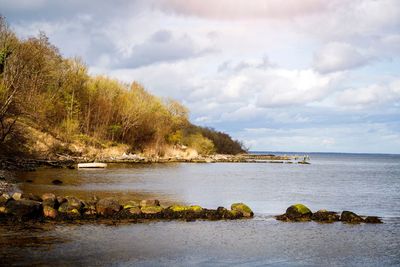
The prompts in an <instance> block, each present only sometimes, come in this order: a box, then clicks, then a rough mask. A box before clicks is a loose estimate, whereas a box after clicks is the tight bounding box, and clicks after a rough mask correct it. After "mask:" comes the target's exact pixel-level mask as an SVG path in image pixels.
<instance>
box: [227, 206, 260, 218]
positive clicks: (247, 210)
mask: <svg viewBox="0 0 400 267" xmlns="http://www.w3.org/2000/svg"><path fill="white" fill-rule="evenodd" d="M231 210H236V211H239V212H241V213H242V214H243V217H253V216H254V213H253V211H252V210H251V209H250V208H249V206H247V205H246V204H243V203H233V204H232V205H231Z"/></svg>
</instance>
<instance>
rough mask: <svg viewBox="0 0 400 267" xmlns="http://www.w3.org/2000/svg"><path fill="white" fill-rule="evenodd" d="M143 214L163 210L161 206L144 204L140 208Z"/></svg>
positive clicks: (156, 212)
mask: <svg viewBox="0 0 400 267" xmlns="http://www.w3.org/2000/svg"><path fill="white" fill-rule="evenodd" d="M140 210H141V211H142V213H144V214H158V213H161V212H162V211H163V208H162V207H160V206H145V207H141V209H140Z"/></svg>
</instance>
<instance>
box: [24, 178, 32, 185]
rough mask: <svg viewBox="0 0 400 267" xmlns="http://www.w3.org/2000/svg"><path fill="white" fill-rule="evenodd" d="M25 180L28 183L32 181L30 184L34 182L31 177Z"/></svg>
mask: <svg viewBox="0 0 400 267" xmlns="http://www.w3.org/2000/svg"><path fill="white" fill-rule="evenodd" d="M25 182H26V183H30V184H31V183H33V180H31V179H28V180H26V181H25Z"/></svg>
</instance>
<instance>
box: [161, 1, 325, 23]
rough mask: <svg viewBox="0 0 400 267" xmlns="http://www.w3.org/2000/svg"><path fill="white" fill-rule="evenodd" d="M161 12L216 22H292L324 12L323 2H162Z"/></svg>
mask: <svg viewBox="0 0 400 267" xmlns="http://www.w3.org/2000/svg"><path fill="white" fill-rule="evenodd" d="M160 2H161V8H163V9H165V10H167V11H170V12H175V13H177V14H182V15H191V16H199V17H205V18H216V19H242V18H288V17H293V16H302V15H306V14H312V13H316V12H320V11H321V10H323V9H324V8H325V7H326V5H324V1H323V0H302V1H297V0H286V2H285V4H282V1H280V0H269V1H264V0H252V1H247V0H219V1H213V0H203V1H196V0H186V1H179V0H162V1H160Z"/></svg>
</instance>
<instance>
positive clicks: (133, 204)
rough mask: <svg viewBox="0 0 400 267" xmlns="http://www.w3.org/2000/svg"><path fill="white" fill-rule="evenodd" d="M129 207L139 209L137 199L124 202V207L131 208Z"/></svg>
mask: <svg viewBox="0 0 400 267" xmlns="http://www.w3.org/2000/svg"><path fill="white" fill-rule="evenodd" d="M131 208H139V209H140V203H139V202H137V201H133V200H130V201H128V202H126V203H125V204H124V209H131Z"/></svg>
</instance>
